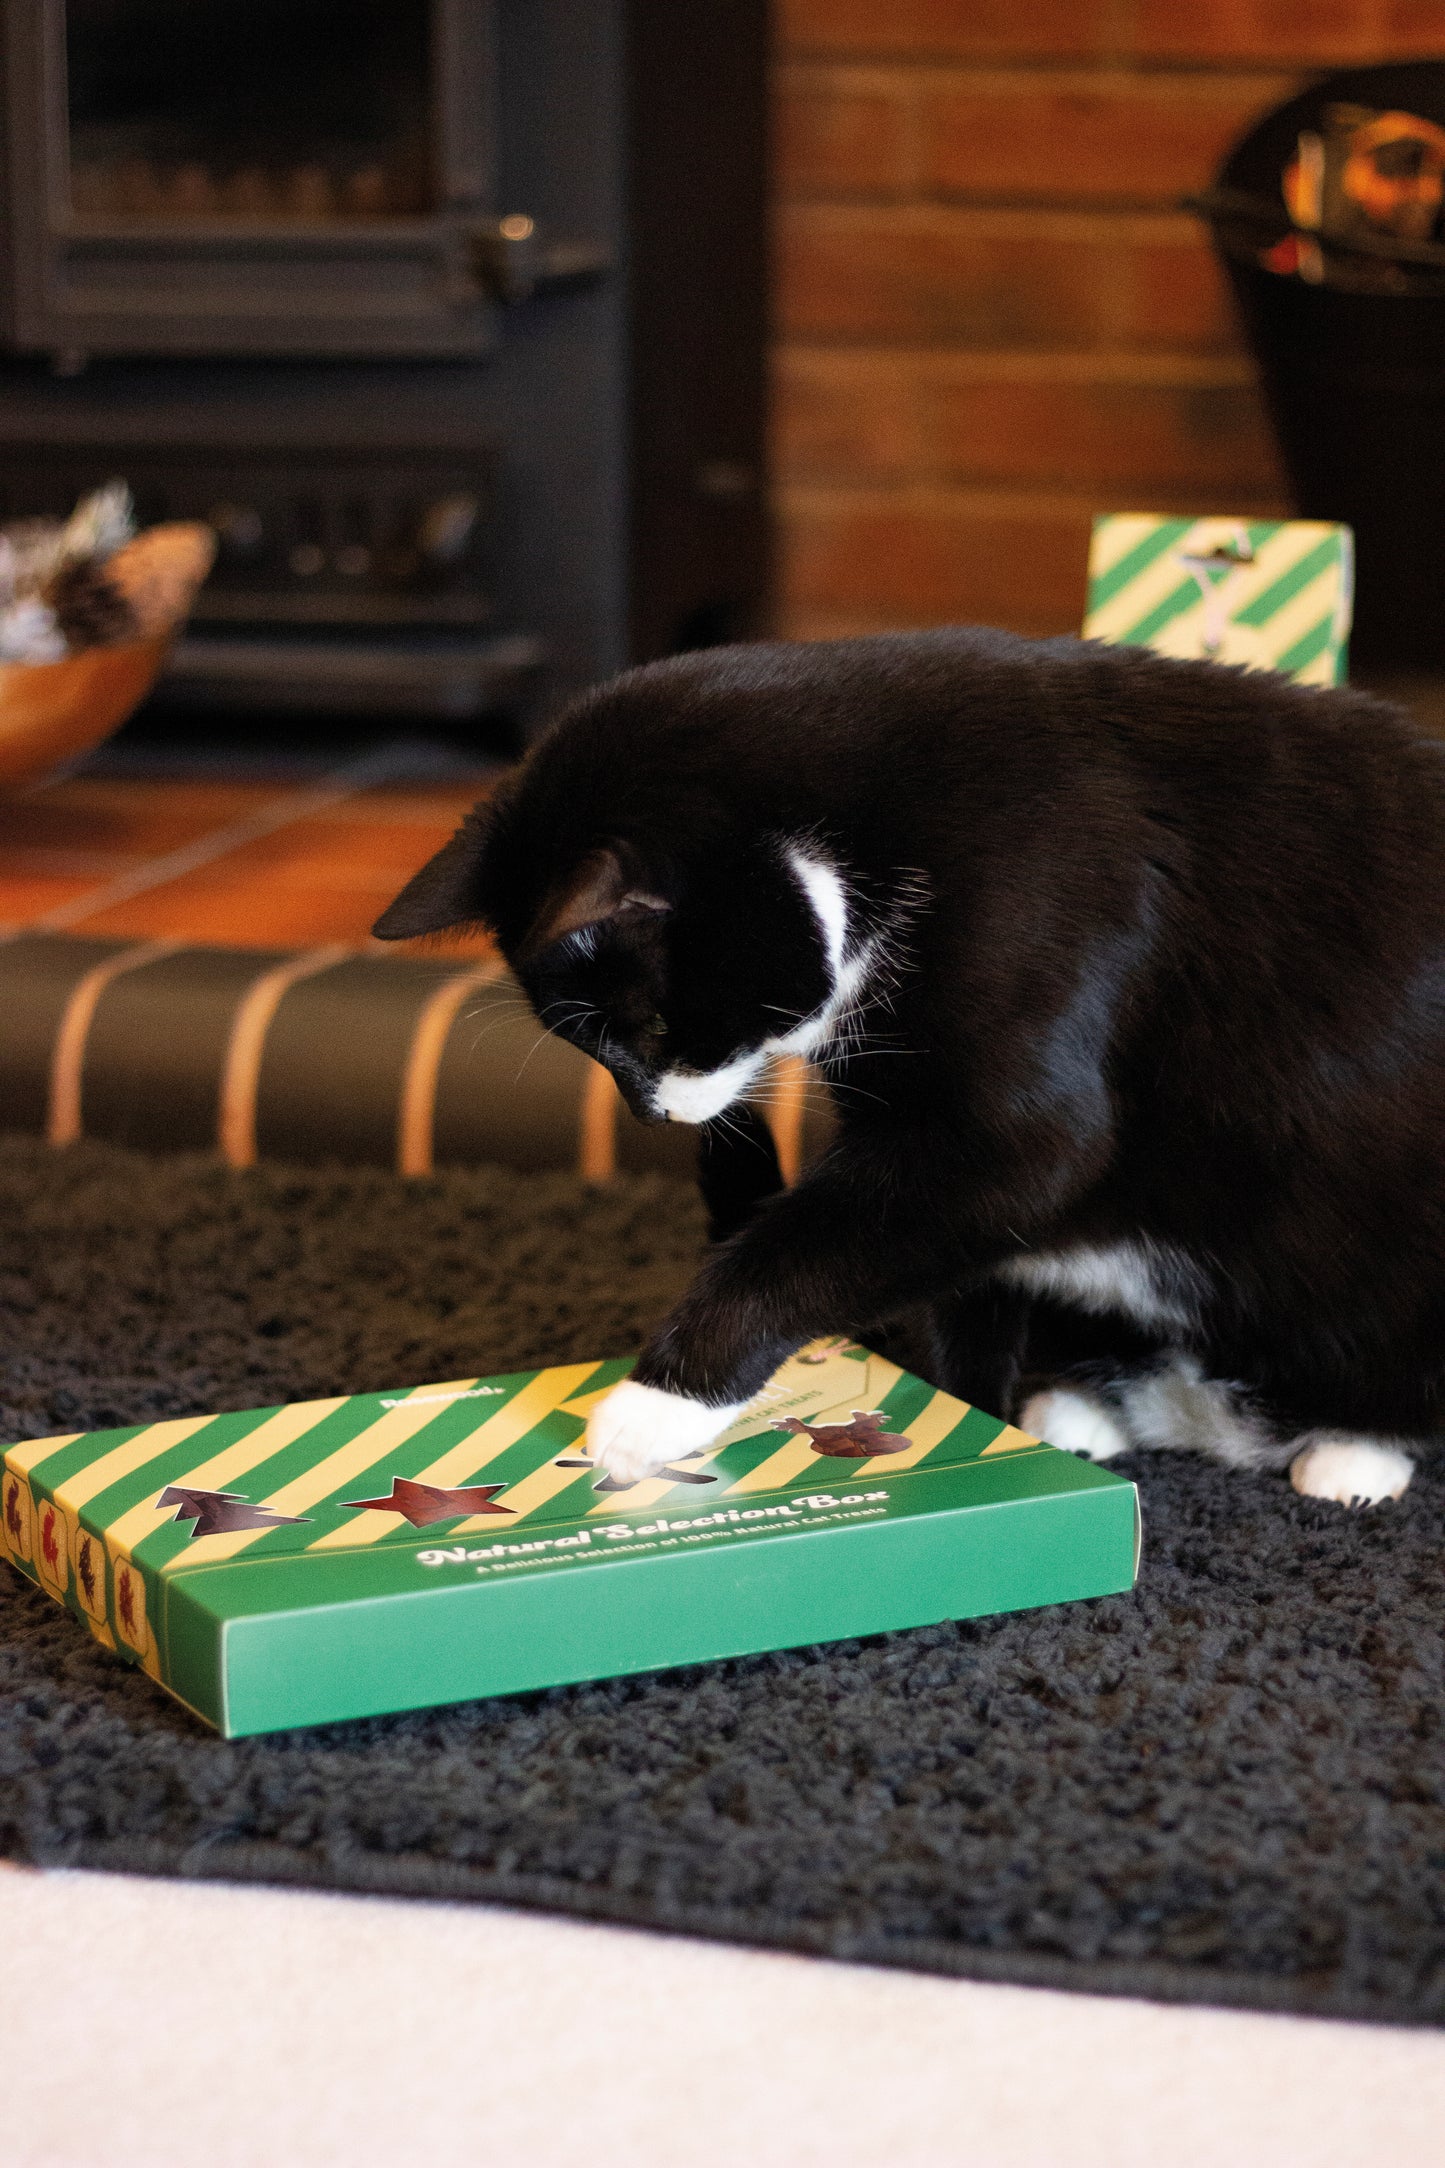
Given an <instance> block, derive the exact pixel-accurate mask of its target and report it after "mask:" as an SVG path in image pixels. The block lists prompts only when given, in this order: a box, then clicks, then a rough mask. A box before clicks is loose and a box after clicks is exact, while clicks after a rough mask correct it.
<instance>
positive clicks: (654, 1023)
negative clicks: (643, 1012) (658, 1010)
mask: <svg viewBox="0 0 1445 2168" xmlns="http://www.w3.org/2000/svg"><path fill="white" fill-rule="evenodd" d="M642 1036H643V1038H644V1039H665V1038H666V1037H667V1026H666V1024H665V1023H664V1022H663V1021H662V1018H661V1017H660V1016H652V1017H649V1018H648V1020H647V1022H646V1023H645V1024H644V1025H643V1027H642Z"/></svg>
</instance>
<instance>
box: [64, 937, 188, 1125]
mask: <svg viewBox="0 0 1445 2168" xmlns="http://www.w3.org/2000/svg"><path fill="white" fill-rule="evenodd" d="M184 946H185V944H184V942H181V941H140V942H137V944H136V946H135V947H134V948H129V949H123V950H122V951H121V953H120V954H119V955H118V956H108V957H107V958H106V959H105V961H104V962H103V963H98V964H95V965H94V966H93V967H92V968H91V969H90V970H89V971H87V972H86V974H85V976H84V978H82V979H80V980H78V981H77V983H76V985H75V988H74V990H73V991H72V993H71V996H70V999H69V1000H68V1001H67V1003H66V1004H65V1010H64V1013H63V1015H62V1016H61V1019H60V1027H59V1029H58V1030H57V1032H56V1034H55V1045H54V1047H53V1049H52V1050H51V1056H50V1097H49V1106H48V1112H47V1115H46V1123H45V1134H46V1138H47V1140H48V1141H49V1142H50V1143H51V1144H75V1143H76V1142H78V1140H79V1139H80V1138H81V1137H82V1136H83V1135H84V1134H85V1130H84V1116H83V1109H82V1103H81V1094H82V1087H83V1084H84V1079H85V1047H86V1041H87V1040H88V1039H89V1037H90V1026H91V1022H92V1020H93V1018H94V1016H95V1011H96V1004H97V1003H98V1002H99V1000H100V997H101V995H102V994H103V993H104V992H105V989H106V988H107V986H109V985H110V984H111V982H112V980H114V979H118V978H119V977H120V976H121V974H122V973H123V972H126V971H135V970H138V969H139V967H140V966H141V965H142V964H153V963H157V962H159V960H160V958H161V957H163V956H174V955H175V953H176V951H177V950H178V949H180V948H183V947H184Z"/></svg>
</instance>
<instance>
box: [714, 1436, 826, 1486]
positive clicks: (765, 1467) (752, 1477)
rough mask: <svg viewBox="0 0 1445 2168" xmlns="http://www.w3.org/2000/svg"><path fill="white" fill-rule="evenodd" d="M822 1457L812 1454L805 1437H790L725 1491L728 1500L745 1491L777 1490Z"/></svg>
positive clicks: (818, 1454)
mask: <svg viewBox="0 0 1445 2168" xmlns="http://www.w3.org/2000/svg"><path fill="white" fill-rule="evenodd" d="M823 1458H824V1455H823V1454H821V1453H815V1452H814V1450H813V1448H812V1446H811V1445H810V1444H809V1443H808V1441H807V1439H806V1438H789V1440H788V1442H787V1444H786V1445H780V1446H779V1447H778V1450H777V1452H776V1453H770V1454H769V1455H768V1457H767V1459H766V1460H760V1461H759V1462H758V1465H757V1467H756V1468H754V1469H753V1470H752V1471H751V1472H750V1473H749V1474H748V1475H743V1476H739V1477H738V1480H737V1481H736V1483H734V1484H732V1485H731V1487H730V1488H729V1490H728V1497H729V1499H733V1498H738V1497H741V1496H742V1495H743V1493H744V1492H746V1491H760V1490H780V1489H781V1488H782V1486H783V1484H784V1483H791V1482H792V1480H793V1477H794V1476H795V1475H801V1474H802V1472H803V1470H804V1469H805V1468H806V1467H808V1466H809V1464H810V1463H812V1462H815V1461H821V1460H822V1459H823Z"/></svg>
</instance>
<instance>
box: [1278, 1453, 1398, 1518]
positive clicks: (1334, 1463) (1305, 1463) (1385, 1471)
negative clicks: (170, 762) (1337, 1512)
mask: <svg viewBox="0 0 1445 2168" xmlns="http://www.w3.org/2000/svg"><path fill="white" fill-rule="evenodd" d="M1414 1473H1415V1463H1414V1462H1413V1461H1412V1460H1411V1459H1410V1456H1409V1455H1408V1453H1402V1452H1401V1451H1400V1449H1399V1447H1398V1446H1395V1445H1379V1444H1377V1443H1376V1442H1375V1440H1374V1439H1373V1438H1346V1437H1320V1438H1316V1439H1315V1441H1314V1443H1313V1444H1311V1445H1307V1446H1305V1447H1304V1449H1303V1451H1302V1452H1299V1453H1296V1454H1295V1457H1294V1459H1293V1460H1292V1461H1291V1462H1290V1466H1289V1479H1290V1481H1291V1483H1293V1485H1294V1487H1295V1489H1296V1490H1297V1491H1298V1492H1299V1494H1300V1496H1301V1497H1302V1498H1331V1499H1333V1500H1334V1502H1335V1504H1336V1505H1340V1506H1377V1505H1378V1504H1379V1503H1380V1500H1381V1499H1382V1498H1398V1497H1399V1496H1400V1494H1401V1492H1402V1491H1404V1490H1405V1489H1406V1488H1407V1486H1408V1484H1409V1481H1410V1478H1411V1476H1412V1475H1413V1474H1414Z"/></svg>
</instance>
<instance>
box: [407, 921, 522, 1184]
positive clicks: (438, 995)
mask: <svg viewBox="0 0 1445 2168" xmlns="http://www.w3.org/2000/svg"><path fill="white" fill-rule="evenodd" d="M505 970H506V965H505V964H504V963H503V962H502V959H501V958H500V956H496V957H492V958H489V960H488V961H487V962H486V963H484V964H478V965H476V966H475V967H474V968H473V969H472V970H470V971H460V972H458V973H457V976H456V977H455V978H454V979H448V980H447V981H446V982H445V984H444V985H441V986H439V987H438V988H437V990H436V992H435V993H434V994H433V995H432V997H431V999H430V1001H428V1003H427V1004H426V1007H425V1008H424V1009H423V1010H422V1012H421V1015H420V1016H419V1017H418V1018H417V1021H416V1029H415V1031H414V1032H413V1033H412V1040H411V1047H410V1050H409V1052H408V1054H407V1057H406V1068H405V1070H404V1072H403V1074H402V1081H401V1097H400V1100H399V1102H398V1106H397V1116H396V1171H397V1173H398V1174H430V1173H432V1171H433V1169H434V1166H435V1159H436V1104H437V1078H438V1076H439V1075H440V1073H441V1065H442V1055H443V1054H444V1053H445V1051H446V1043H447V1040H448V1038H449V1037H450V1035H451V1029H452V1026H453V1024H454V1023H455V1022H456V1020H457V1013H458V1011H459V1010H460V1008H461V1005H462V1003H463V1002H464V1001H465V1000H466V998H467V996H468V994H470V993H474V992H476V990H477V989H478V988H479V987H483V986H492V985H495V983H496V981H497V980H498V979H499V978H501V977H502V976H503V974H504V972H505Z"/></svg>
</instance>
